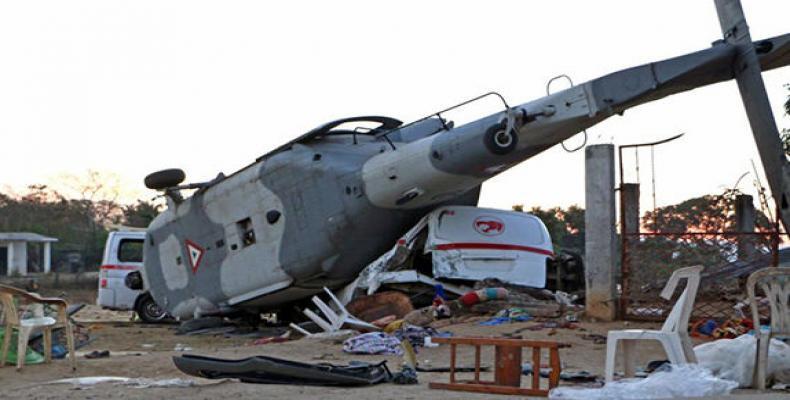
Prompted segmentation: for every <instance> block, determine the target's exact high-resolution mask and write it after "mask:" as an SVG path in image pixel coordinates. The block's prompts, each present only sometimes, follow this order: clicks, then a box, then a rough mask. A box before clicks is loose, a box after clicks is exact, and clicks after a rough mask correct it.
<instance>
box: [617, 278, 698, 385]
mask: <svg viewBox="0 0 790 400" xmlns="http://www.w3.org/2000/svg"><path fill="white" fill-rule="evenodd" d="M702 269H703V266H702V265H697V266H693V267H685V268H680V269H678V270H676V271H675V272H673V273H672V276H671V277H670V278H669V281H668V282H667V285H666V286H665V287H664V290H662V291H661V297H663V298H665V299H667V300H669V299H671V298H672V293H674V292H675V288H676V287H677V285H678V283H679V282H680V280H681V279H684V278H685V279H686V280H687V283H686V288H685V289H684V290H683V294H681V295H680V297H679V298H678V300H677V302H675V306H674V307H672V311H671V312H670V313H669V316H667V319H666V321H664V325H663V326H662V327H661V329H660V330H646V329H627V330H622V331H609V335H608V337H607V340H606V381H607V382H611V381H612V380H613V379H614V367H615V361H616V353H617V344H618V343H619V342H622V343H623V359H624V364H625V367H624V372H625V376H626V377H629V376H633V375H634V372H635V370H634V359H633V356H634V350H635V349H634V345H635V342H636V341H637V340H657V341H659V342H660V343H661V345H662V346H663V347H664V351H665V352H666V353H667V358H669V361H670V362H671V363H672V364H674V365H679V364H689V363H696V362H697V357H696V356H695V355H694V348H693V347H692V345H691V339H690V338H689V335H688V323H689V317H691V311H692V310H693V309H694V299H695V298H696V297H697V289H698V288H699V281H700V273H701V272H702Z"/></svg>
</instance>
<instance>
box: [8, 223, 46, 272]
mask: <svg viewBox="0 0 790 400" xmlns="http://www.w3.org/2000/svg"><path fill="white" fill-rule="evenodd" d="M57 241H58V239H55V238H51V237H47V236H44V235H39V234H38V233H30V232H0V252H2V251H3V250H4V251H5V253H6V257H5V265H2V264H3V261H4V260H1V259H0V273H2V272H5V275H8V276H11V275H14V274H19V275H27V272H28V271H27V265H28V263H27V250H28V243H36V244H39V245H40V246H41V247H43V249H41V247H39V248H40V249H41V250H40V251H41V253H43V254H42V256H41V258H39V259H40V260H43V272H44V273H49V270H50V268H51V264H52V243H53V242H57ZM3 266H4V267H5V268H2V267H3Z"/></svg>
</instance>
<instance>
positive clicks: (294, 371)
mask: <svg viewBox="0 0 790 400" xmlns="http://www.w3.org/2000/svg"><path fill="white" fill-rule="evenodd" d="M173 362H174V363H175V365H176V368H178V369H179V370H180V371H181V372H183V373H185V374H187V375H192V376H197V377H201V378H208V379H222V378H233V379H239V380H240V381H242V382H246V383H270V384H290V385H321V386H365V385H375V384H377V383H382V382H387V381H390V380H391V379H392V373H391V372H390V371H389V369H388V368H387V362H386V361H382V362H380V363H378V364H370V363H366V362H354V361H352V362H351V363H349V365H333V364H327V363H321V364H307V363H302V362H297V361H291V360H284V359H280V358H274V357H267V356H255V357H249V358H244V359H241V360H225V359H220V358H212V357H204V356H198V355H191V354H187V355H183V356H176V357H173Z"/></svg>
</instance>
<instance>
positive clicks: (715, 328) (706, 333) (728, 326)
mask: <svg viewBox="0 0 790 400" xmlns="http://www.w3.org/2000/svg"><path fill="white" fill-rule="evenodd" d="M752 329H754V322H752V320H751V319H748V318H736V319H729V320H727V321H724V322H723V323H721V324H719V323H718V322H716V321H714V320H712V319H701V320H698V321H697V322H695V323H693V324H691V332H690V335H691V336H693V337H699V338H715V339H721V338H725V339H734V338H736V337H738V336H741V335H743V334H745V333H748V332H749V331H751V330H752Z"/></svg>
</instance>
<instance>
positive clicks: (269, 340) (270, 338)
mask: <svg viewBox="0 0 790 400" xmlns="http://www.w3.org/2000/svg"><path fill="white" fill-rule="evenodd" d="M290 338H291V331H287V332H285V333H283V334H282V335H280V336H268V337H264V338H260V339H255V340H253V341H252V343H250V344H251V345H253V346H258V345H262V344H269V343H282V342H287V341H289V340H291V339H290Z"/></svg>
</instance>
